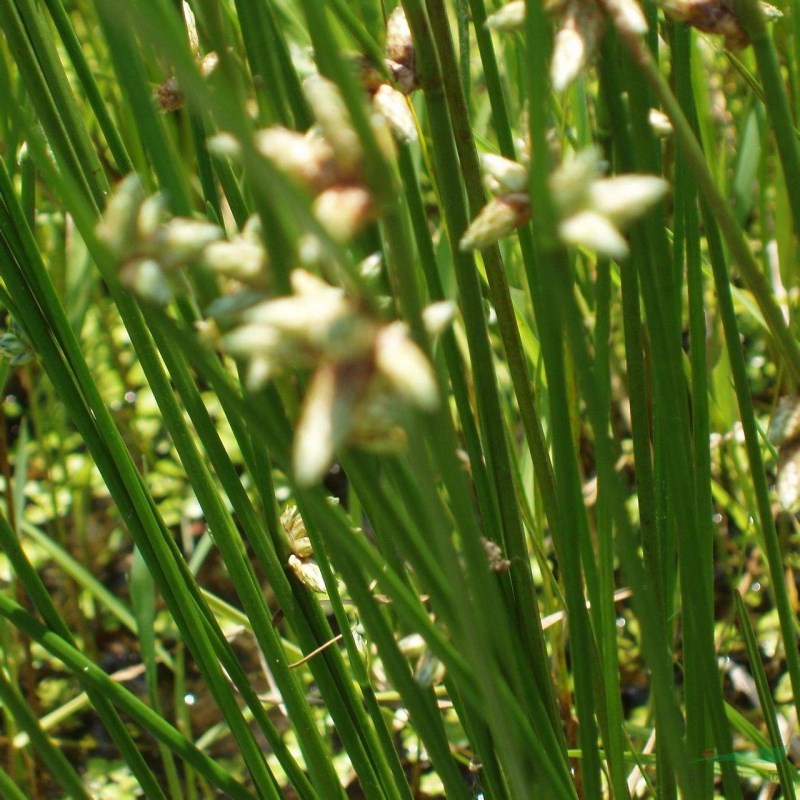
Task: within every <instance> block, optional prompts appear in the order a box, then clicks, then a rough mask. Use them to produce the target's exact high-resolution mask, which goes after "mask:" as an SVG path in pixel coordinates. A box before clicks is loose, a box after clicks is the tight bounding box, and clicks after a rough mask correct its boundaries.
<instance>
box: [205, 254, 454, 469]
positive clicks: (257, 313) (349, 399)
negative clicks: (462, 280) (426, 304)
mask: <svg viewBox="0 0 800 800" xmlns="http://www.w3.org/2000/svg"><path fill="white" fill-rule="evenodd" d="M291 283H292V289H293V294H292V295H290V296H286V297H278V298H274V299H269V300H263V301H262V302H259V303H257V304H255V305H253V306H251V307H250V308H248V309H247V310H245V311H244V312H243V313H241V314H240V315H239V318H238V324H237V325H236V327H234V328H233V329H231V330H230V331H229V332H227V333H225V334H224V335H223V336H222V337H221V338H220V341H219V344H220V346H221V347H222V349H223V350H225V351H226V352H228V353H229V354H231V355H233V356H236V357H238V358H242V359H246V360H247V361H248V365H249V366H248V374H247V381H248V384H249V385H250V387H251V388H253V389H255V388H257V387H258V386H260V385H263V384H264V383H265V382H266V381H268V380H270V379H271V378H272V377H273V376H275V375H276V374H278V373H280V372H283V371H284V370H286V369H289V368H291V369H293V370H295V369H297V368H301V369H302V368H305V369H308V370H312V371H313V374H312V376H311V379H310V381H309V385H308V389H307V391H306V396H305V400H304V403H303V407H302V410H301V412H300V418H299V421H298V424H297V428H296V431H295V438H294V448H293V465H294V472H295V478H296V479H297V481H298V482H299V483H300V484H301V485H309V484H312V483H315V482H316V481H318V480H319V479H320V478H321V477H322V475H323V474H324V473H325V470H326V469H327V468H328V467H329V466H330V464H331V461H332V460H333V457H334V452H335V451H336V449H337V448H339V447H340V446H343V445H345V444H349V445H354V446H358V447H366V448H368V449H372V450H378V451H394V450H397V449H398V448H400V447H402V446H403V445H404V444H405V434H404V431H403V429H402V428H401V427H400V425H399V421H400V419H401V416H402V413H403V408H404V406H405V404H411V405H413V406H416V407H417V408H419V409H422V410H423V411H430V410H433V409H434V408H435V407H436V406H437V404H438V402H439V396H438V389H437V385H436V380H435V377H434V374H433V369H432V367H431V365H430V363H429V361H428V359H427V358H426V357H425V355H424V354H423V352H422V351H421V350H420V348H419V347H418V346H417V345H416V344H415V343H414V342H413V341H412V339H411V338H410V335H409V331H408V329H407V327H406V326H405V325H404V324H403V323H402V322H391V323H388V324H384V323H381V322H380V321H378V320H376V319H374V318H373V317H372V316H370V315H369V314H367V313H366V312H364V311H362V310H361V309H360V308H359V307H358V305H357V304H356V303H355V302H354V301H353V300H351V299H350V298H348V297H347V295H346V294H345V293H344V291H343V290H342V289H339V288H336V287H334V286H331V285H329V284H328V283H326V282H325V281H323V280H321V279H320V278H318V277H316V276H315V275H312V274H311V273H309V272H306V271H305V270H302V269H297V270H295V271H294V272H293V273H292V275H291ZM432 309H433V311H434V312H436V311H440V310H441V309H440V308H438V307H432Z"/></svg>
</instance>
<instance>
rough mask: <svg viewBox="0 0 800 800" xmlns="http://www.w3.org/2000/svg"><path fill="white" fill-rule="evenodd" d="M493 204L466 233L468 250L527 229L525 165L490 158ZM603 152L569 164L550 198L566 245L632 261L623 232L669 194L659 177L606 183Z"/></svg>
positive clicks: (557, 175)
mask: <svg viewBox="0 0 800 800" xmlns="http://www.w3.org/2000/svg"><path fill="white" fill-rule="evenodd" d="M483 165H484V169H485V170H486V171H487V173H488V175H489V181H488V182H489V185H490V187H491V188H493V190H494V191H495V192H496V193H497V196H496V197H495V198H493V199H492V200H490V201H489V203H488V204H487V205H486V206H484V208H483V209H482V210H481V211H480V213H479V214H478V216H477V217H476V218H475V219H474V220H473V221H472V224H471V225H470V226H469V228H468V229H467V230H466V232H465V233H464V236H463V237H462V239H461V243H460V247H461V249H462V250H478V249H481V248H484V247H488V246H489V245H491V244H493V243H494V242H496V241H497V240H498V239H500V238H502V237H503V236H506V235H508V234H509V233H511V231H513V230H514V229H515V228H517V227H519V226H520V225H522V224H524V223H525V222H526V221H527V220H528V218H529V217H530V213H531V204H530V197H529V195H528V193H527V184H528V171H527V167H526V166H525V165H523V164H518V163H516V162H514V161H509V160H508V159H505V158H501V157H500V156H494V155H490V156H484V157H483ZM603 168H604V164H603V162H602V161H601V159H600V153H599V151H598V150H597V149H596V148H594V147H590V148H588V149H586V150H584V151H582V152H581V153H578V154H577V155H575V156H573V157H572V158H571V159H568V160H567V161H565V162H564V163H563V164H562V165H561V166H560V167H559V168H558V169H557V170H556V171H555V172H554V173H553V174H552V176H551V177H550V192H551V195H552V198H553V201H554V203H555V204H556V207H557V209H558V212H559V216H560V222H559V227H558V233H559V236H560V237H561V239H562V241H563V242H564V243H565V244H571V245H581V246H584V247H587V248H589V249H590V250H594V251H595V252H597V253H599V254H601V255H605V256H608V257H610V258H624V257H625V256H627V255H628V252H629V251H628V243H627V242H626V241H625V237H624V236H623V235H622V231H623V230H624V229H625V228H626V227H627V226H628V225H629V224H630V223H632V222H634V221H635V220H636V219H638V218H639V217H640V216H641V215H642V214H644V213H645V212H646V211H647V210H648V209H649V208H650V207H651V206H653V205H654V204H655V203H657V202H658V201H659V200H661V199H662V198H663V197H664V195H665V194H666V193H667V190H668V188H669V187H668V184H667V182H666V181H665V180H664V179H663V178H659V177H657V176H655V175H617V176H614V177H612V178H604V177H602V176H603Z"/></svg>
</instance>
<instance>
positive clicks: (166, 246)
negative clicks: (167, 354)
mask: <svg viewBox="0 0 800 800" xmlns="http://www.w3.org/2000/svg"><path fill="white" fill-rule="evenodd" d="M97 235H98V237H99V238H100V239H101V240H102V241H103V242H104V243H105V244H106V246H107V247H108V248H109V249H110V250H111V252H112V254H113V255H114V257H115V258H116V259H117V261H118V262H119V264H120V280H121V281H122V283H123V284H125V285H126V286H127V287H128V288H130V289H132V290H133V291H134V292H136V293H137V294H138V295H139V296H140V297H143V298H145V299H147V300H149V301H150V302H153V303H158V304H160V305H166V304H167V303H169V302H170V301H171V300H172V298H173V296H174V295H175V294H176V293H181V292H182V291H183V290H184V289H185V286H184V285H183V284H182V281H183V276H182V273H181V269H182V268H183V267H191V266H198V267H204V268H207V269H211V270H213V271H215V272H216V273H217V274H219V275H223V276H227V277H230V278H234V279H236V280H237V281H239V282H245V283H247V284H249V285H252V286H255V287H257V288H264V287H265V286H266V274H267V273H266V266H267V254H266V251H265V250H264V247H263V246H262V244H261V240H260V237H259V235H258V225H257V223H256V222H255V220H251V221H250V222H249V223H248V224H247V225H246V226H245V227H244V229H243V231H242V233H241V234H239V235H237V236H235V237H233V238H231V239H225V238H224V234H223V231H222V230H221V229H220V228H218V227H217V226H216V225H212V224H211V223H209V222H207V221H203V220H195V219H189V218H186V217H172V218H168V215H167V209H166V198H165V197H164V195H161V194H157V195H153V196H152V197H146V196H145V193H144V189H143V188H142V185H141V183H140V182H139V179H138V178H137V177H136V176H135V175H129V176H128V177H127V178H125V179H124V180H123V181H122V182H121V183H120V185H119V186H118V187H117V189H116V191H115V192H114V194H113V195H112V196H111V199H110V200H109V202H108V206H107V207H106V211H105V214H104V215H103V219H102V221H101V222H100V223H99V224H98V226H97Z"/></svg>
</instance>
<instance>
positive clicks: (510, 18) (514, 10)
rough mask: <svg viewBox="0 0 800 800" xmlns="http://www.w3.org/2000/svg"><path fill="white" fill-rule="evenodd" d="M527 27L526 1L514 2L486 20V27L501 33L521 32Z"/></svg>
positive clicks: (518, 0) (516, 0)
mask: <svg viewBox="0 0 800 800" xmlns="http://www.w3.org/2000/svg"><path fill="white" fill-rule="evenodd" d="M524 25H525V0H513V2H511V3H506V5H504V6H503V7H502V8H500V9H498V10H497V11H495V13H494V14H491V15H490V16H489V17H488V18H487V19H486V27H487V28H491V29H492V30H494V31H500V32H501V33H513V32H514V31H521V30H522V28H523V27H524Z"/></svg>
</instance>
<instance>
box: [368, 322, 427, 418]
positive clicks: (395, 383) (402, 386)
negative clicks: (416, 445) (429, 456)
mask: <svg viewBox="0 0 800 800" xmlns="http://www.w3.org/2000/svg"><path fill="white" fill-rule="evenodd" d="M375 366H376V367H377V368H378V371H379V372H380V373H381V375H382V376H383V377H384V378H386V380H387V381H388V382H389V384H390V385H391V387H392V389H394V391H395V392H397V394H399V395H400V396H401V397H403V398H405V399H406V400H408V401H409V402H410V403H413V404H414V405H415V406H417V407H418V408H420V409H422V410H423V411H433V410H435V409H436V407H437V406H438V405H439V390H438V387H437V385H436V376H435V375H434V374H433V368H432V367H431V364H430V361H428V359H427V358H426V357H425V355H424V353H423V352H422V351H421V350H420V349H419V347H417V345H416V344H415V343H414V342H413V341H412V340H411V338H410V337H409V335H408V327H407V326H406V325H405V324H404V323H402V322H392V323H391V324H390V325H386V326H385V327H384V328H382V329H381V331H380V333H379V334H378V336H377V338H376V341H375Z"/></svg>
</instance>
